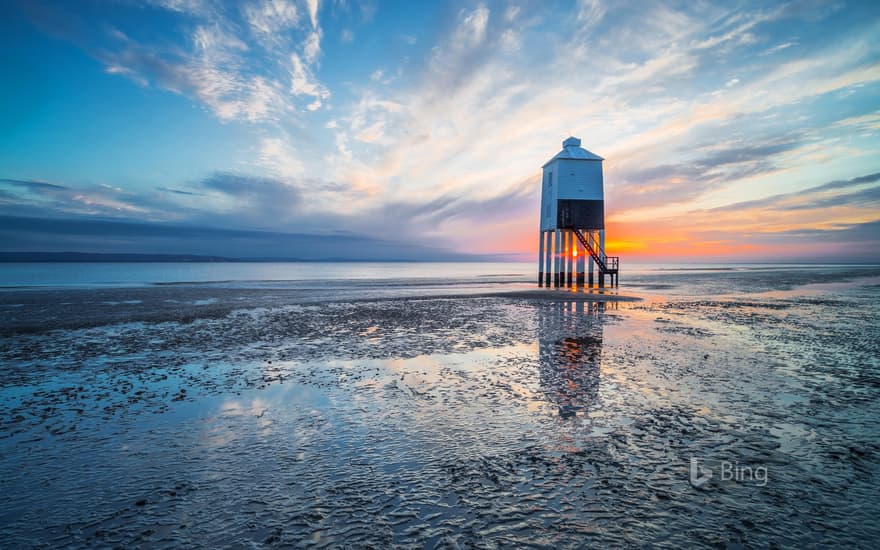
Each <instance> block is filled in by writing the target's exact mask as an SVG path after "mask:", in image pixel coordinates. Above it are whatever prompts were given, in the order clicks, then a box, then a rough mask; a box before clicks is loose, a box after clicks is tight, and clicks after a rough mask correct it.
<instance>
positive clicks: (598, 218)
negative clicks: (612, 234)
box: [556, 199, 605, 229]
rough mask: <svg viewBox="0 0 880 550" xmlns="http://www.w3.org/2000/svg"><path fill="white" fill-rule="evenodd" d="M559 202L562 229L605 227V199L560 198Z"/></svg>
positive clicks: (559, 225)
mask: <svg viewBox="0 0 880 550" xmlns="http://www.w3.org/2000/svg"><path fill="white" fill-rule="evenodd" d="M557 204H558V205H559V206H558V210H557V212H556V224H557V227H559V228H560V229H571V228H579V229H605V201H596V200H575V199H559V201H558V202H557Z"/></svg>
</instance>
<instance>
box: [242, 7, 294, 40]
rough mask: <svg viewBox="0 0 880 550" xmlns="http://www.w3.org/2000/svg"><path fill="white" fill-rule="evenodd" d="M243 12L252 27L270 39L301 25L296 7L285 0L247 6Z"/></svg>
mask: <svg viewBox="0 0 880 550" xmlns="http://www.w3.org/2000/svg"><path fill="white" fill-rule="evenodd" d="M243 11H244V14H245V18H246V19H247V22H248V23H249V24H250V26H251V27H252V28H253V29H254V30H255V31H257V32H258V33H260V34H262V35H265V36H268V37H274V35H275V34H277V33H279V32H281V31H284V30H287V29H291V28H294V27H296V26H297V25H299V23H300V16H299V11H298V10H297V8H296V5H294V4H293V3H291V2H285V1H284V0H264V1H262V2H255V3H251V4H247V5H245V6H244V8H243Z"/></svg>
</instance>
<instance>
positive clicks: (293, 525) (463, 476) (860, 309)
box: [0, 273, 880, 548]
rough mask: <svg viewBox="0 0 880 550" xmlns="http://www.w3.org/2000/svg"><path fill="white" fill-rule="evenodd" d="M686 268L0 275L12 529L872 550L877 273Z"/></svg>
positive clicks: (0, 513) (62, 533)
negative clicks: (40, 281) (480, 279)
mask: <svg viewBox="0 0 880 550" xmlns="http://www.w3.org/2000/svg"><path fill="white" fill-rule="evenodd" d="M694 277H695V276H694V275H692V274H684V275H681V278H680V279H676V280H674V282H675V283H677V284H676V285H673V288H667V289H663V290H664V294H662V295H661V294H658V293H657V292H656V289H655V291H654V292H653V293H652V292H650V291H649V290H650V289H649V288H648V287H650V285H652V284H662V283H658V282H652V281H642V282H641V286H639V287H636V285H635V284H634V285H633V286H632V287H630V288H627V287H624V288H622V289H621V290H620V294H621V295H625V297H626V298H632V297H641V298H644V299H643V300H628V299H624V296H621V295H618V296H616V297H615V296H613V295H603V297H602V298H601V300H602V301H595V300H594V299H593V298H589V300H593V301H588V300H584V299H583V296H581V299H571V296H570V294H571V293H569V292H568V291H538V290H536V291H534V292H533V291H516V292H512V293H507V294H505V295H497V294H494V293H486V292H482V293H474V294H471V295H467V296H465V295H461V294H456V293H455V292H451V293H448V294H447V295H444V296H430V295H424V296H420V297H405V296H389V297H383V298H379V299H375V298H362V299H351V298H346V299H345V300H340V299H338V298H334V299H330V300H328V299H319V298H316V297H315V294H314V293H308V292H304V291H286V290H267V289H220V288H203V287H199V288H192V287H171V288H141V289H106V290H101V291H96V290H89V291H85V290H83V291H78V290H58V291H28V292H23V291H20V292H7V293H0V311H2V312H3V314H4V317H3V319H4V320H3V322H2V324H0V334H2V338H0V362H2V365H3V369H2V374H0V382H2V384H0V388H2V394H0V418H2V423H0V426H2V427H0V465H2V471H3V472H4V475H3V477H2V482H0V495H2V496H0V536H2V537H3V539H2V540H3V541H4V543H3V544H4V545H10V546H12V547H31V546H38V545H48V546H53V547H55V546H81V545H85V544H89V545H101V546H117V545H118V546H126V547H129V546H142V547H166V546H178V545H199V546H221V547H223V546H251V545H257V546H260V545H264V546H267V547H274V546H338V545H340V544H347V545H350V546H366V545H372V546H383V547H384V546H388V545H401V546H418V547H456V546H460V547H497V546H509V545H536V546H546V547H554V548H556V547H571V546H582V545H595V546H602V547H606V546H607V547H620V546H632V545H648V544H650V545H659V546H670V547H672V546H675V547H679V546H683V545H688V546H718V545H730V546H739V545H742V546H747V547H748V546H760V547H764V546H769V545H782V546H797V547H814V546H828V545H832V544H843V545H847V546H854V547H872V546H875V545H876V542H877V541H878V540H880V525H878V520H877V519H876V518H877V517H878V513H880V503H878V501H877V499H876V494H877V490H878V482H877V474H878V472H880V427H878V424H877V418H880V400H878V397H880V364H878V363H880V359H878V358H880V344H878V342H880V318H878V317H880V313H878V308H877V298H878V295H880V287H878V286H877V285H876V284H873V283H871V282H870V281H869V282H868V283H865V282H864V280H862V282H861V283H860V282H859V280H856V282H854V283H852V284H848V285H843V286H842V287H834V286H831V287H822V285H823V284H829V283H831V284H832V285H833V283H835V282H836V281H839V280H840V278H839V277H838V276H837V275H833V276H830V277H823V276H817V275H816V274H815V273H811V274H810V275H809V276H808V277H804V276H802V274H797V273H795V274H787V275H786V276H785V277H784V278H780V277H778V278H777V281H778V282H777V284H776V285H772V284H766V283H762V285H763V286H761V285H759V284H757V283H753V282H750V281H747V282H746V283H747V286H748V289H749V291H748V292H744V291H743V285H740V286H737V284H738V283H736V282H730V281H728V284H727V286H724V285H723V284H722V283H721V282H719V280H718V279H719V278H721V279H724V278H725V277H727V278H728V279H733V280H735V279H736V278H737V277H740V275H739V274H729V275H725V274H721V275H712V276H711V277H705V278H704V279H701V280H700V281H702V282H700V281H695V280H694ZM682 281H685V282H682ZM780 281H781V282H780ZM792 281H795V282H792ZM697 283H699V284H697ZM817 283H818V285H819V288H816V287H815V286H813V287H800V286H799V285H800V284H813V285H816V284H817ZM700 285H703V286H700ZM719 286H720V287H723V288H724V289H726V291H727V292H714V291H713V292H712V293H709V292H707V291H706V289H707V288H714V287H719ZM695 288H696V289H699V291H698V292H694V291H693V289H695ZM799 288H803V289H805V290H803V291H798V289H799ZM646 289H647V290H646ZM688 289H690V291H689V292H688ZM548 297H549V298H550V299H548ZM536 298H537V299H536ZM559 298H563V299H559ZM692 458H697V459H698V460H700V461H702V462H701V463H702V464H703V465H704V466H705V467H706V468H709V469H714V471H715V475H714V477H713V478H712V479H711V480H709V481H708V482H707V483H705V484H702V485H700V486H695V485H694V484H692V483H691V481H690V479H689V466H690V463H691V459H692ZM723 463H727V464H731V465H736V466H739V467H745V466H747V467H752V468H758V467H763V468H765V469H766V471H767V479H766V482H765V483H761V482H760V480H757V479H754V478H752V479H742V480H726V479H722V475H721V473H722V471H721V468H722V465H723Z"/></svg>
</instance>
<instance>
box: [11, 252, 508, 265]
mask: <svg viewBox="0 0 880 550" xmlns="http://www.w3.org/2000/svg"><path fill="white" fill-rule="evenodd" d="M438 261H440V262H442V261H450V260H448V259H439V260H438V259H432V258H425V259H422V260H419V259H412V258H382V259H375V260H374V259H364V258H345V257H332V258H296V257H256V258H236V257H230V256H208V255H198V254H117V253H99V252H0V263H25V262H27V263H117V262H131V263H163V262H188V263H263V262H280V263H284V262H290V263H294V262H310V263H320V262H357V263H368V262H413V263H430V262H438ZM454 261H455V262H475V263H479V262H486V261H509V260H508V259H507V258H506V257H505V258H501V259H493V258H487V257H485V256H473V257H468V256H464V255H463V256H462V257H461V258H456V259H455V260H454Z"/></svg>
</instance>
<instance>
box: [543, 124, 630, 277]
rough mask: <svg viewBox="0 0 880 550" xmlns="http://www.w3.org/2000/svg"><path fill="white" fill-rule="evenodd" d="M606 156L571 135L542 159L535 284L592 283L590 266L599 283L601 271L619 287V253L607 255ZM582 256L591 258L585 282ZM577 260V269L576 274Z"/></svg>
mask: <svg viewBox="0 0 880 550" xmlns="http://www.w3.org/2000/svg"><path fill="white" fill-rule="evenodd" d="M603 160H604V159H603V158H602V157H600V156H598V155H595V154H593V153H591V152H589V151H587V150H586V149H584V148H582V147H581V140H580V139H578V138H576V137H570V138H568V139H566V140H565V141H563V142H562V151H560V152H559V153H557V154H556V156H555V157H553V158H552V159H550V160H549V161H547V163H546V164H544V166H543V168H544V178H543V180H542V182H541V227H540V241H539V242H540V246H539V248H540V252H539V254H538V285H539V286H544V285H546V286H548V287H549V286H550V281H551V280H552V281H553V286H554V287H557V288H558V287H560V286H568V287H570V286H572V284H574V285H575V286H578V287H581V286H584V283H585V282H586V284H588V285H589V286H593V283H594V270H595V271H597V272H598V273H597V274H598V283H599V286H600V287H604V286H605V275H609V276H610V283H611V285H612V286H617V275H618V263H619V262H618V258H617V257H611V256H607V255H606V254H605V191H604V184H603V180H602V161H603ZM585 258H587V261H588V262H589V271H588V278H587V280H586V281H584V263H585ZM575 264H577V272H576V274H575Z"/></svg>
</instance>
